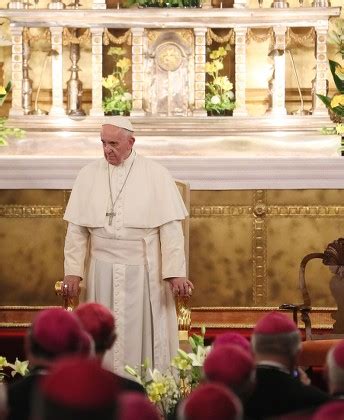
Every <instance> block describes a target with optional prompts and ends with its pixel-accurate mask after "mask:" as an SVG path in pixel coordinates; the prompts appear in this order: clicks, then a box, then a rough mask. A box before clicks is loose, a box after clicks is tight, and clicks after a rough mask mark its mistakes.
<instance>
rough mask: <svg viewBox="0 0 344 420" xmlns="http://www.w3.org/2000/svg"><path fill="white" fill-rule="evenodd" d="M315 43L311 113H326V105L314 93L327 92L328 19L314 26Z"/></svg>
mask: <svg viewBox="0 0 344 420" xmlns="http://www.w3.org/2000/svg"><path fill="white" fill-rule="evenodd" d="M315 31H316V36H317V37H316V43H315V57H316V76H315V92H314V93H313V95H315V97H314V98H313V99H314V102H313V103H314V109H313V115H328V111H327V108H326V105H325V104H324V103H323V102H322V101H321V100H320V99H319V98H318V97H317V96H316V93H319V94H321V95H326V94H327V86H328V82H327V67H328V64H327V45H326V39H327V31H328V21H321V25H319V26H316V27H315Z"/></svg>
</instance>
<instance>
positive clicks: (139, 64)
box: [130, 28, 145, 116]
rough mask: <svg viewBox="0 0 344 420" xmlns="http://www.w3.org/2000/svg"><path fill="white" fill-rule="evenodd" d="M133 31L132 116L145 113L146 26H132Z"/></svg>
mask: <svg viewBox="0 0 344 420" xmlns="http://www.w3.org/2000/svg"><path fill="white" fill-rule="evenodd" d="M131 33H132V49H131V52H132V63H133V67H132V78H133V82H132V95H133V108H132V110H131V112H130V115H132V116H142V115H145V112H144V110H143V80H144V67H143V37H144V28H131Z"/></svg>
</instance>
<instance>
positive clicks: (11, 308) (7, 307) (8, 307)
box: [0, 305, 60, 313]
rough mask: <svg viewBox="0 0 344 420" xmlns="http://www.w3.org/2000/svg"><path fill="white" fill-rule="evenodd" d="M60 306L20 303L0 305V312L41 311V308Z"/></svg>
mask: <svg viewBox="0 0 344 420" xmlns="http://www.w3.org/2000/svg"><path fill="white" fill-rule="evenodd" d="M51 308H60V306H35V305H32V306H20V305H4V306H1V305H0V313H1V312H3V311H42V310H43V309H51Z"/></svg>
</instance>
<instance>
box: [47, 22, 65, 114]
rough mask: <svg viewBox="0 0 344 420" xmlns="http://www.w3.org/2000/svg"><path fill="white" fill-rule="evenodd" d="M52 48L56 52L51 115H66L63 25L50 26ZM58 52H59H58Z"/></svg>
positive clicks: (52, 59)
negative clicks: (64, 104)
mask: <svg viewBox="0 0 344 420" xmlns="http://www.w3.org/2000/svg"><path fill="white" fill-rule="evenodd" d="M50 32H51V48H52V50H53V51H54V52H55V53H53V54H52V55H51V76H52V83H51V85H52V100H53V102H52V106H51V109H50V112H49V115H64V114H65V110H64V107H63V60H62V32H63V28H62V27H56V28H55V27H53V28H50ZM56 53H57V54H56Z"/></svg>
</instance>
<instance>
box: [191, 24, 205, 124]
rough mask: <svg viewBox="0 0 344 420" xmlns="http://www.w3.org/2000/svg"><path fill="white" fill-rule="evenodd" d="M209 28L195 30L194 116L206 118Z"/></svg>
mask: <svg viewBox="0 0 344 420" xmlns="http://www.w3.org/2000/svg"><path fill="white" fill-rule="evenodd" d="M206 33H207V28H194V35H195V107H194V110H193V115H195V116H206V115H207V111H206V110H205V62H206V59H207V57H206V39H205V37H206Z"/></svg>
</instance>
